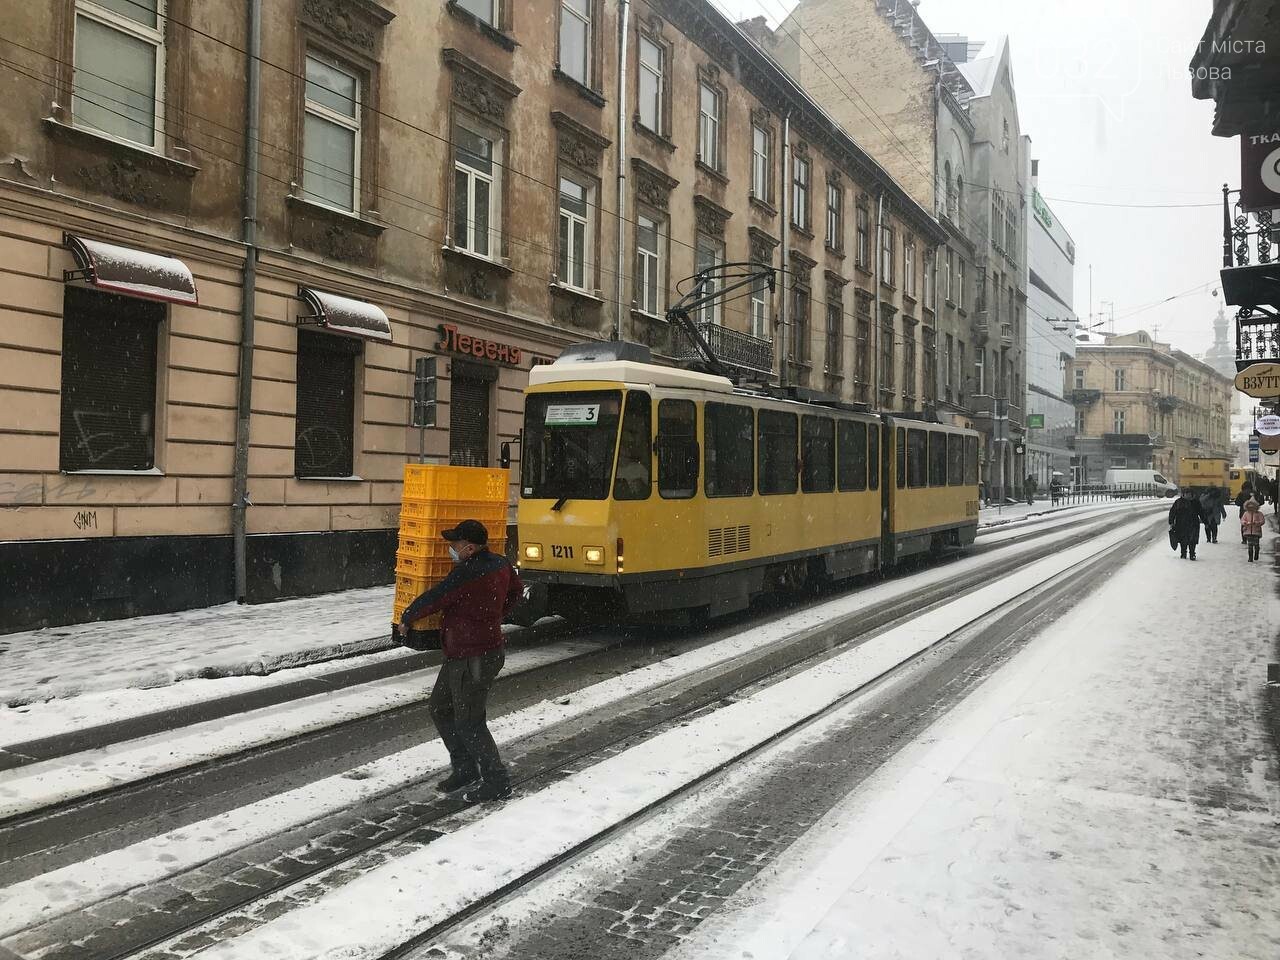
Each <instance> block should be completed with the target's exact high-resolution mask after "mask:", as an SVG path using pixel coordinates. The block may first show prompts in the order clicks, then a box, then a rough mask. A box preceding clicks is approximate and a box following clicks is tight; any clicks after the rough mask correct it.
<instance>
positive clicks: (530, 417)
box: [520, 390, 622, 500]
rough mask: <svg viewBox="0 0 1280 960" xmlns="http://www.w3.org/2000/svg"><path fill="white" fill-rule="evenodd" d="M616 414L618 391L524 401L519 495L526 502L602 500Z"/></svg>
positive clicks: (615, 437) (608, 476)
mask: <svg viewBox="0 0 1280 960" xmlns="http://www.w3.org/2000/svg"><path fill="white" fill-rule="evenodd" d="M621 410H622V391H620V390H594V391H581V392H578V391H575V392H565V393H535V394H531V395H529V396H527V397H526V398H525V407H524V438H523V444H522V447H521V450H520V459H521V465H520V478H521V479H520V489H521V493H522V495H523V496H524V497H525V498H526V499H531V500H547V499H550V500H561V499H567V500H604V499H606V498H607V497H608V496H609V486H610V480H611V479H612V474H613V452H614V447H615V446H616V444H617V440H618V420H619V417H620V414H621Z"/></svg>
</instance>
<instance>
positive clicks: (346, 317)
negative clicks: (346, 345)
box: [298, 287, 391, 343]
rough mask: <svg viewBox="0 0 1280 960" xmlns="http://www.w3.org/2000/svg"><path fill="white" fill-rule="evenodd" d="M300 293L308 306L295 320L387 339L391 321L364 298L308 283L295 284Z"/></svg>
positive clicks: (353, 333) (356, 335)
mask: <svg viewBox="0 0 1280 960" xmlns="http://www.w3.org/2000/svg"><path fill="white" fill-rule="evenodd" d="M298 296H300V297H301V298H302V299H303V300H304V301H305V302H306V304H307V306H309V307H310V308H311V311H312V312H311V313H310V314H309V315H306V316H301V317H298V322H299V323H311V324H315V325H316V326H320V327H324V328H325V329H326V330H332V331H333V332H334V333H345V334H347V335H349V336H353V337H364V338H365V339H367V340H385V341H386V342H387V343H390V342H391V321H390V320H388V319H387V315H386V314H385V313H383V312H382V310H381V309H380V308H379V307H375V306H374V305H373V304H372V303H366V302H365V301H364V300H353V299H352V298H351V297H342V296H339V295H338V294H336V293H321V292H320V291H319V290H312V289H311V288H310V287H299V288H298Z"/></svg>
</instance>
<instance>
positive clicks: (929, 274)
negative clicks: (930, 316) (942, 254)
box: [921, 250, 938, 310]
mask: <svg viewBox="0 0 1280 960" xmlns="http://www.w3.org/2000/svg"><path fill="white" fill-rule="evenodd" d="M937 258H938V254H937V251H936V250H935V251H933V252H931V253H927V254H925V257H924V262H923V263H922V265H921V266H922V269H921V273H923V274H924V305H925V306H926V307H927V308H928V309H930V310H932V309H934V307H935V306H936V305H935V304H934V302H933V287H934V272H935V270H936V267H935V266H934V263H935V261H936V260H937Z"/></svg>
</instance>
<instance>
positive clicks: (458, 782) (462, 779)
mask: <svg viewBox="0 0 1280 960" xmlns="http://www.w3.org/2000/svg"><path fill="white" fill-rule="evenodd" d="M479 779H480V771H479V770H476V769H475V768H472V769H470V770H454V771H453V773H451V774H449V776H447V777H445V778H444V779H443V780H441V781H440V782H439V783H437V784H436V789H437V790H439V791H440V792H441V793H453V791H455V790H461V789H462V788H463V787H469V786H471V784H473V783H475V782H476V781H477V780H479Z"/></svg>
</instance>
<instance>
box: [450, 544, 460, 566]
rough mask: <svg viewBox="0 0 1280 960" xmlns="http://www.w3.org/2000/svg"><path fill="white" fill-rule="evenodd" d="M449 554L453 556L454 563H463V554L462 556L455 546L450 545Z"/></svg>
mask: <svg viewBox="0 0 1280 960" xmlns="http://www.w3.org/2000/svg"><path fill="white" fill-rule="evenodd" d="M449 556H450V557H452V558H453V562H454V563H461V562H462V556H461V554H459V553H458V551H457V550H456V549H455V548H453V547H450V548H449Z"/></svg>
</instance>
